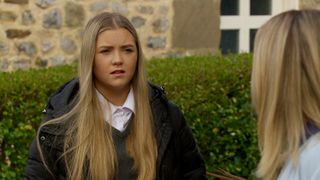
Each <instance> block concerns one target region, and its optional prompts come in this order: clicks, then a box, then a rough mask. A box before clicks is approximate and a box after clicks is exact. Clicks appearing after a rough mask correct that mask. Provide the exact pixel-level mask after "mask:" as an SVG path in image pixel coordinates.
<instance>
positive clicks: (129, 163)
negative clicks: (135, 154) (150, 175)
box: [112, 119, 137, 180]
mask: <svg viewBox="0 0 320 180" xmlns="http://www.w3.org/2000/svg"><path fill="white" fill-rule="evenodd" d="M131 124H132V119H131V120H130V122H129V125H128V126H127V128H126V129H125V130H124V131H123V132H120V131H119V130H117V129H115V128H113V129H112V136H113V142H114V145H115V149H116V152H117V159H118V172H117V173H116V177H115V180H136V179H137V173H136V171H135V170H134V169H133V163H134V161H133V158H132V157H130V156H129V155H128V153H127V150H126V138H127V137H128V134H129V131H130V129H131Z"/></svg>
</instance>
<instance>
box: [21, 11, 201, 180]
mask: <svg viewBox="0 0 320 180" xmlns="http://www.w3.org/2000/svg"><path fill="white" fill-rule="evenodd" d="M45 112H46V113H45V114H46V115H45V119H44V122H43V124H42V125H41V126H40V128H39V130H38V133H37V138H36V140H34V142H33V143H32V145H31V148H30V152H29V159H28V162H27V167H26V173H25V178H26V179H71V180H79V179H92V180H102V179H103V180H114V179H117V180H131V179H132V180H133V179H137V180H152V179H157V180H168V179H174V180H177V179H190V180H191V179H193V180H194V179H207V178H206V174H205V173H206V171H205V164H204V161H203V159H202V158H201V155H200V153H199V151H198V149H197V146H196V143H195V140H194V138H193V136H192V134H191V130H190V128H189V127H188V126H187V124H186V122H185V120H184V117H183V115H182V113H181V111H180V110H179V109H178V108H177V107H176V106H175V105H174V104H172V103H171V102H169V101H168V100H167V99H166V97H165V94H164V92H163V90H162V89H161V88H159V87H157V86H155V85H152V84H149V83H148V82H147V79H146V77H145V72H144V65H143V59H142V50H141V46H140V42H139V39H138V36H137V33H136V31H135V29H134V28H133V26H132V24H131V23H130V22H129V21H128V19H127V18H125V17H123V16H122V15H119V14H116V13H107V12H106V13H102V14H99V15H97V16H95V17H94V18H92V19H91V20H90V21H89V22H88V24H87V26H86V28H85V31H84V34H83V43H82V48H81V58H80V67H79V78H77V79H74V80H71V81H70V82H68V83H66V84H65V85H64V86H62V87H61V88H60V89H59V90H58V91H57V92H56V93H55V94H53V96H51V98H50V100H49V103H48V105H47V108H46V110H45Z"/></svg>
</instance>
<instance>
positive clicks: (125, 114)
mask: <svg viewBox="0 0 320 180" xmlns="http://www.w3.org/2000/svg"><path fill="white" fill-rule="evenodd" d="M96 92H97V97H98V99H99V102H100V105H101V108H102V111H103V113H104V116H105V117H104V119H105V120H106V121H107V122H108V123H109V124H111V126H112V127H114V128H115V129H117V130H119V131H121V132H123V131H124V130H125V129H126V127H127V125H128V124H129V123H128V122H129V120H130V118H131V116H132V113H135V103H134V95H133V89H132V88H131V89H130V92H129V94H128V96H127V99H126V101H125V102H124V104H123V105H122V106H116V105H114V104H112V103H110V102H109V101H108V100H107V99H105V98H104V96H103V95H102V94H101V93H100V92H99V91H98V90H96ZM110 110H111V114H112V116H111V118H109V117H110V113H109V112H110Z"/></svg>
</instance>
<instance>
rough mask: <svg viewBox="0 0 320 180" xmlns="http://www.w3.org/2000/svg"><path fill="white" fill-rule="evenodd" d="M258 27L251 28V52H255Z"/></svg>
mask: <svg viewBox="0 0 320 180" xmlns="http://www.w3.org/2000/svg"><path fill="white" fill-rule="evenodd" d="M257 30H258V29H250V52H253V47H254V38H255V37H256V33H257Z"/></svg>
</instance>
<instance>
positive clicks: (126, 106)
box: [96, 88, 135, 114]
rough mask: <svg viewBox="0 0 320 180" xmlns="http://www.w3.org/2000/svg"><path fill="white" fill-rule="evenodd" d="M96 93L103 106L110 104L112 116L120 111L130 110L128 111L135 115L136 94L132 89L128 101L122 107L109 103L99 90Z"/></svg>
mask: <svg viewBox="0 0 320 180" xmlns="http://www.w3.org/2000/svg"><path fill="white" fill-rule="evenodd" d="M96 92H97V96H98V99H99V101H100V103H103V104H104V103H105V102H108V103H109V105H110V108H111V113H112V114H113V113H115V112H116V111H117V110H118V109H128V110H130V111H132V112H133V113H135V102H134V94H133V89H132V88H130V91H129V93H128V96H127V99H126V101H125V102H124V103H123V105H122V106H116V105H114V104H112V103H111V102H109V101H108V100H107V99H106V98H105V97H104V96H103V95H102V94H101V93H100V92H99V91H98V90H97V89H96Z"/></svg>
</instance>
